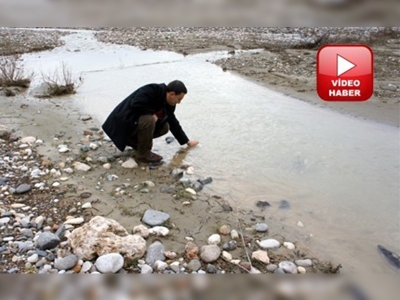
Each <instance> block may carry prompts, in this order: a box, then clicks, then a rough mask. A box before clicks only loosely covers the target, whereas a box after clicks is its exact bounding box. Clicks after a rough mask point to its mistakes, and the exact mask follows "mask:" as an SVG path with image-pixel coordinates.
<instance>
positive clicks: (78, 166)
mask: <svg viewBox="0 0 400 300" xmlns="http://www.w3.org/2000/svg"><path fill="white" fill-rule="evenodd" d="M73 166H74V168H75V170H77V171H83V172H87V171H89V170H90V169H91V168H90V166H88V165H87V164H84V163H80V162H78V161H76V162H74V164H73Z"/></svg>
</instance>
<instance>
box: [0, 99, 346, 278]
mask: <svg viewBox="0 0 400 300" xmlns="http://www.w3.org/2000/svg"><path fill="white" fill-rule="evenodd" d="M72 97H73V96H72ZM0 101H1V103H2V107H3V114H2V116H1V118H0V123H1V124H2V125H3V126H2V139H1V144H0V146H1V152H2V155H1V157H2V159H1V164H0V165H1V167H0V178H1V194H0V198H1V199H0V201H1V206H0V211H1V216H0V222H1V232H2V234H1V241H0V249H1V256H2V260H1V262H2V266H1V270H2V272H5V273H60V272H61V273H64V272H68V273H79V272H81V269H82V268H83V266H84V265H85V268H84V270H85V271H84V272H89V273H91V272H99V268H100V270H101V267H99V268H96V261H95V260H94V259H93V260H92V261H91V260H90V259H88V258H86V259H85V260H82V259H81V260H79V259H77V256H74V255H75V254H74V251H78V252H79V250H77V248H76V247H77V246H75V249H74V248H72V247H71V245H74V242H71V241H70V237H71V235H74V229H75V228H79V227H81V226H85V225H84V224H87V223H88V222H89V221H90V220H91V219H92V218H93V217H94V216H101V217H104V218H106V219H107V220H117V221H118V223H119V224H120V226H121V227H118V228H119V230H122V229H121V228H125V229H126V230H127V234H129V235H132V234H133V233H135V232H136V233H139V235H137V237H139V236H141V237H142V238H146V239H147V240H146V241H145V242H144V245H146V248H147V249H146V248H145V249H146V256H144V255H143V253H144V251H145V249H143V245H142V250H141V252H140V251H139V253H138V254H137V256H135V255H136V254H135V255H133V254H132V255H131V257H130V259H128V258H126V257H125V258H124V263H123V268H122V265H121V266H120V268H119V269H118V268H117V271H116V272H119V273H140V272H142V273H143V272H153V271H154V272H164V273H172V272H173V273H179V272H189V273H192V272H199V271H200V273H201V272H208V273H242V272H251V273H258V272H261V273H268V272H282V270H286V271H284V272H290V273H298V272H311V273H314V272H316V273H320V272H328V273H332V272H333V273H335V272H337V271H338V270H339V268H338V265H334V264H331V263H326V262H324V261H323V260H320V258H318V257H317V254H316V253H313V252H312V251H311V250H310V249H308V248H307V247H306V246H305V245H304V244H302V242H300V241H289V240H287V239H286V238H285V237H284V236H282V235H281V234H280V231H279V225H278V224H279V223H276V222H270V221H269V220H268V219H267V218H265V216H264V214H263V211H264V210H265V208H266V207H267V206H268V203H263V202H260V204H259V206H258V208H259V212H251V211H244V210H240V209H238V208H235V207H231V206H230V204H229V203H228V201H226V200H224V199H222V198H220V197H218V196H217V195H207V194H206V193H204V192H202V191H199V189H200V188H199V187H200V186H201V185H199V184H198V181H197V179H201V180H202V179H205V178H197V177H196V175H195V174H193V168H192V167H190V166H187V165H186V166H185V165H182V164H180V165H177V163H178V164H179V158H178V159H177V160H176V161H175V162H174V163H171V164H168V165H164V166H161V167H159V168H155V169H153V168H149V166H148V165H139V166H135V163H134V161H132V159H131V157H134V152H127V153H120V152H118V151H116V150H115V147H114V146H113V145H112V143H110V142H108V141H107V139H105V138H104V136H103V134H102V133H101V130H100V129H99V123H98V122H97V121H96V120H93V119H91V118H90V116H83V115H81V114H80V112H79V110H77V109H76V108H75V107H74V106H73V105H72V104H71V102H70V101H69V99H68V98H58V99H53V100H50V99H35V98H31V97H26V96H24V95H23V94H22V95H19V96H16V97H1V98H0ZM184 151H185V150H184V149H182V152H184ZM183 155H184V154H183ZM128 160H131V163H133V166H127V165H126V164H127V163H126V161H128ZM89 167H90V170H87V169H86V168H89ZM209 181H210V180H206V181H202V182H203V183H204V184H212V183H210V182H209ZM191 183H195V184H194V185H192V184H191ZM196 183H197V184H196ZM188 188H189V189H188ZM194 190H197V191H198V192H195V191H194ZM286 205H287V204H286ZM149 209H151V210H155V211H160V212H164V213H166V214H168V219H167V220H164V221H162V222H161V223H159V224H157V225H159V226H163V229H160V228H158V229H156V231H155V232H154V231H153V234H152V235H151V234H149V232H148V231H149V230H150V232H152V230H151V228H153V230H155V229H154V224H153V226H150V225H149V224H152V223H151V222H152V221H150V222H149V221H147V224H146V223H144V218H143V217H144V215H145V213H146V211H147V210H149ZM282 209H287V207H286V206H285V204H284V203H283V204H282ZM106 219H102V220H103V223H107V222H112V221H106ZM138 225H141V227H139V228H138V227H136V226H138ZM111 227H112V226H111V225H110V228H109V230H110V231H112V229H111ZM60 228H61V229H60ZM81 228H83V227H81ZM134 228H135V229H134ZM114 230H115V228H114ZM157 230H158V231H157ZM232 230H233V231H232ZM85 232H86V233H87V232H88V231H85ZM157 232H158V233H157ZM44 233H46V234H47V235H51V234H54V235H56V234H57V236H58V237H59V240H58V241H56V243H55V244H53V245H51V246H43V245H42V244H41V243H40V242H38V241H40V240H41V235H43V234H44ZM84 234H85V233H84ZM109 234H110V233H109ZM114 234H116V233H115V232H114ZM164 235H165V236H164ZM91 236H92V235H91ZM122 236H124V235H122ZM53 238H54V236H53ZM92 238H93V236H92ZM89 239H90V237H89V236H87V237H86V238H84V240H85V241H86V242H88V243H89ZM99 239H100V240H101V238H99ZM56 240H57V239H56ZM267 240H268V241H267ZM158 241H160V242H161V245H162V246H154V244H155V245H159V243H158ZM287 242H293V243H287ZM102 243H103V246H104V241H103V240H102ZM271 243H272V244H271ZM284 243H285V244H284ZM209 244H215V245H214V246H213V247H214V249H211V250H210V249H209V251H211V254H209V255H211V256H213V255H214V256H215V255H216V257H214V258H212V257H211V258H207V255H206V254H203V252H204V251H207V249H206V250H204V249H203V250H204V251H203V252H201V250H200V248H201V247H202V246H207V245H209ZM152 245H153V246H152ZM283 245H285V246H286V247H285V246H283ZM81 247H82V246H81ZM152 247H153V248H154V247H156V248H157V247H161V248H162V249H164V251H162V252H163V253H162V254H161V257H160V254H159V255H158V256H157V254H154V253H153V254H149V253H152V251H153V250H150V249H152ZM207 247H208V246H207ZM207 247H206V248H207ZM78 248H79V247H78ZM158 249H159V248H158ZM188 249H189V250H188ZM212 251H214V252H215V251H216V254H215V253H213V252H212ZM222 251H224V252H222ZM164 252H165V253H164ZM156 253H157V250H156ZM164 254H165V255H164ZM149 255H156V257H157V260H161V261H163V262H165V263H163V264H162V266H163V267H157V266H155V265H154V262H155V260H156V259H155V258H149ZM99 256H100V255H99ZM67 257H68V258H67ZM62 261H64V262H63V263H61V262H62ZM65 261H67V263H65ZM295 261H297V265H295V264H294V262H295ZM304 261H305V262H304ZM280 263H283V264H281V265H279V264H280ZM88 266H90V268H88ZM278 266H280V267H281V268H278ZM276 270H278V271H276ZM288 270H289V271H288ZM105 272H106V271H105ZM106 273H107V272H106Z"/></svg>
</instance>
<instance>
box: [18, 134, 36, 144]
mask: <svg viewBox="0 0 400 300" xmlns="http://www.w3.org/2000/svg"><path fill="white" fill-rule="evenodd" d="M34 142H36V138H35V137H34V136H26V137H23V138H22V139H21V143H23V144H33V143H34Z"/></svg>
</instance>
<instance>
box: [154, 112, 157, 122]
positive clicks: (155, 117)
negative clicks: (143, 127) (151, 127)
mask: <svg viewBox="0 0 400 300" xmlns="http://www.w3.org/2000/svg"><path fill="white" fill-rule="evenodd" d="M153 119H154V122H157V119H158V117H157V115H156V114H154V115H153Z"/></svg>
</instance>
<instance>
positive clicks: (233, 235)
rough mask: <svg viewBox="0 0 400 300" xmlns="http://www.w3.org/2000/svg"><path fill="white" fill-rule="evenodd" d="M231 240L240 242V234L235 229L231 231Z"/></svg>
mask: <svg viewBox="0 0 400 300" xmlns="http://www.w3.org/2000/svg"><path fill="white" fill-rule="evenodd" d="M231 238H232V240H238V239H239V233H238V232H237V231H236V230H235V229H233V230H232V231H231Z"/></svg>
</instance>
